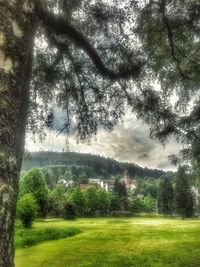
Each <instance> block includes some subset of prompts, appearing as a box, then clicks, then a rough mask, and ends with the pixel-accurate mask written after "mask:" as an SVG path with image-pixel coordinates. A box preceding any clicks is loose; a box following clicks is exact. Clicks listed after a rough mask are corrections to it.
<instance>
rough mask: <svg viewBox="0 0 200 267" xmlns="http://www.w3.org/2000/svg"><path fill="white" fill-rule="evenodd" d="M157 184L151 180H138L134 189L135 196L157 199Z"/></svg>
mask: <svg viewBox="0 0 200 267" xmlns="http://www.w3.org/2000/svg"><path fill="white" fill-rule="evenodd" d="M157 190H158V182H157V181H156V180H155V179H153V178H152V177H151V178H147V179H140V180H139V182H138V186H137V189H136V194H142V195H144V196H147V195H151V196H152V197H153V198H156V197H157Z"/></svg>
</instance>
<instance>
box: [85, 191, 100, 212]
mask: <svg viewBox="0 0 200 267" xmlns="http://www.w3.org/2000/svg"><path fill="white" fill-rule="evenodd" d="M84 196H85V200H86V214H95V211H96V210H97V209H98V207H99V198H98V194H97V189H96V188H95V187H89V188H87V189H85V190H84Z"/></svg>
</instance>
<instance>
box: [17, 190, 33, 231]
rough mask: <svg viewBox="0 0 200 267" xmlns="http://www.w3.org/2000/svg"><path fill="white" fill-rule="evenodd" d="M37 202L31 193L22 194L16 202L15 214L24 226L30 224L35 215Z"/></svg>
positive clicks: (29, 225) (26, 226) (28, 226)
mask: <svg viewBox="0 0 200 267" xmlns="http://www.w3.org/2000/svg"><path fill="white" fill-rule="evenodd" d="M37 209H38V207H37V204H36V201H35V199H34V197H33V195H32V194H31V193H29V194H25V195H23V196H22V197H21V198H20V199H19V201H18V204H17V216H18V217H19V219H20V220H21V221H22V224H23V226H24V227H25V228H30V227H31V226H32V223H33V220H34V219H35V218H36V215H37Z"/></svg>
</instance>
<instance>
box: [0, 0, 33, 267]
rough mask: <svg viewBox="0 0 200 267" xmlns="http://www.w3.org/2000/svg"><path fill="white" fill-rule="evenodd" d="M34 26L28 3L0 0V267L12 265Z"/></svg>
mask: <svg viewBox="0 0 200 267" xmlns="http://www.w3.org/2000/svg"><path fill="white" fill-rule="evenodd" d="M35 25H36V22H35V19H34V9H33V6H32V5H31V1H27V0H21V1H19V0H0V267H13V266H14V245H13V236H14V222H15V214H16V203H17V196H18V182H19V174H20V168H21V162H22V157H23V151H24V141H25V129H26V122H27V114H28V103H29V84H30V79H31V67H32V54H33V40H34V35H35V28H36V26H35Z"/></svg>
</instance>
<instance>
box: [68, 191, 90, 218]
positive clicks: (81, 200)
mask: <svg viewBox="0 0 200 267" xmlns="http://www.w3.org/2000/svg"><path fill="white" fill-rule="evenodd" d="M68 201H69V202H70V203H72V204H73V205H74V207H75V210H76V213H77V214H78V215H83V214H84V211H85V207H86V199H85V196H84V194H83V191H82V190H81V189H80V188H79V187H76V188H74V189H73V190H72V191H71V192H70V194H69V196H68Z"/></svg>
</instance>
